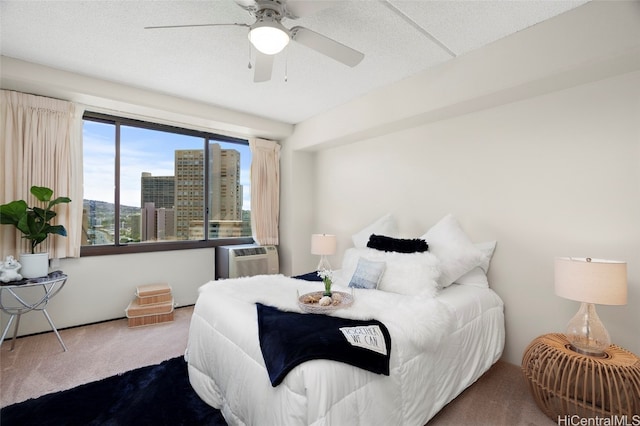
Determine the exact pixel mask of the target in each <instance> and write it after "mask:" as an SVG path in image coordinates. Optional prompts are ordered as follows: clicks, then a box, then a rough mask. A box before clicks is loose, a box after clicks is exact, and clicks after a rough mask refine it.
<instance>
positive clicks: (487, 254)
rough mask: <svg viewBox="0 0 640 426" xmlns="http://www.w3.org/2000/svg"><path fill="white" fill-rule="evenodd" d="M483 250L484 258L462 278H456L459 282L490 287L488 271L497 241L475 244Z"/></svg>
mask: <svg viewBox="0 0 640 426" xmlns="http://www.w3.org/2000/svg"><path fill="white" fill-rule="evenodd" d="M475 246H476V247H477V248H478V249H479V250H480V251H481V252H482V256H483V257H482V260H481V261H480V265H478V266H476V267H475V268H473V269H472V270H470V271H469V272H467V273H466V274H464V275H463V276H461V277H460V278H458V279H456V281H455V282H456V283H457V284H463V285H472V286H475V287H481V288H489V280H488V279H487V271H488V270H489V263H490V262H491V258H492V257H493V252H494V250H495V249H496V242H495V241H487V242H484V243H477V244H476V245H475Z"/></svg>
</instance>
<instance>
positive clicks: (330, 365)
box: [187, 275, 504, 426]
mask: <svg viewBox="0 0 640 426" xmlns="http://www.w3.org/2000/svg"><path fill="white" fill-rule="evenodd" d="M452 287H453V288H452V289H451V290H449V289H447V290H445V291H443V292H442V295H441V296H438V297H436V298H422V297H415V296H403V295H399V294H393V293H385V292H382V291H372V290H357V291H356V292H355V302H354V304H353V305H352V306H351V307H350V308H348V309H342V310H338V311H335V313H334V315H336V316H341V317H345V318H354V319H370V318H374V319H377V320H379V321H382V322H383V323H384V324H385V325H386V326H387V329H388V330H389V333H390V335H391V358H390V375H389V376H384V375H378V374H375V373H371V372H369V371H366V370H362V369H358V368H356V367H353V366H350V365H347V364H343V363H340V362H335V361H328V360H314V361H309V362H305V363H303V364H301V365H299V366H297V367H296V368H294V369H293V370H292V371H291V372H290V373H289V374H288V375H287V376H286V377H285V379H284V381H283V382H282V383H281V384H280V385H279V386H277V387H272V386H271V383H270V381H269V377H268V374H267V371H266V368H265V366H264V361H263V359H262V353H261V351H260V346H259V341H258V330H257V314H256V307H255V303H256V302H261V303H263V304H267V305H272V306H276V307H278V308H280V309H283V310H288V311H295V312H300V309H299V307H298V305H297V294H298V293H299V294H304V293H307V292H310V291H318V290H321V289H322V283H319V282H315V283H310V282H305V281H301V280H296V279H292V278H288V277H284V276H281V275H276V276H274V275H268V276H258V277H251V278H241V279H233V280H222V281H212V282H210V283H208V284H205V285H204V286H202V287H201V289H200V295H199V298H198V301H197V303H196V306H195V309H194V314H193V319H192V323H191V327H190V334H189V345H188V349H187V358H188V363H189V377H190V381H191V384H192V386H193V387H194V389H195V390H196V392H197V393H198V395H200V397H201V398H202V399H203V400H204V401H206V402H207V403H208V404H210V405H212V406H214V407H216V408H220V409H221V410H222V412H223V414H224V416H225V418H226V420H227V422H228V423H229V424H230V425H236V424H238V425H274V426H275V425H372V424H393V425H424V424H425V423H426V422H427V421H428V420H429V419H430V418H431V417H433V415H435V413H437V411H439V410H440V408H442V406H444V405H445V404H446V403H447V402H449V401H450V400H451V399H452V398H454V397H455V396H456V395H458V394H459V393H460V392H461V391H462V390H464V389H465V388H466V387H467V386H468V385H469V384H470V383H473V381H475V380H476V379H477V378H478V377H479V376H480V375H481V374H482V372H484V371H486V369H488V368H489V367H490V366H491V365H492V364H493V363H494V362H495V361H496V360H497V359H498V358H499V357H500V355H501V353H502V348H503V346H504V317H503V313H502V311H503V310H502V301H501V300H500V299H499V297H498V296H497V295H496V294H495V293H494V292H493V291H491V290H489V289H479V288H475V287H469V290H468V291H467V289H460V287H461V286H452ZM334 289H335V290H342V291H350V290H347V289H345V288H340V287H335V288H334ZM465 305H468V306H465Z"/></svg>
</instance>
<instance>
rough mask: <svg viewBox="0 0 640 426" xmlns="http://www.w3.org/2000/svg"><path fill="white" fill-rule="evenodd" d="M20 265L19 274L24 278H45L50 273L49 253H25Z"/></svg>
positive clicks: (22, 255)
mask: <svg viewBox="0 0 640 426" xmlns="http://www.w3.org/2000/svg"><path fill="white" fill-rule="evenodd" d="M20 264H21V265H22V268H20V271H19V272H20V275H22V276H23V277H24V278H38V277H44V276H45V275H47V274H48V273H49V253H34V254H31V253H23V254H21V255H20Z"/></svg>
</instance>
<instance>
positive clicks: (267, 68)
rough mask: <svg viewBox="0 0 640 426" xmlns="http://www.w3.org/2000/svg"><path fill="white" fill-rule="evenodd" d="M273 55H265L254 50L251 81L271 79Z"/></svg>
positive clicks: (257, 81)
mask: <svg viewBox="0 0 640 426" xmlns="http://www.w3.org/2000/svg"><path fill="white" fill-rule="evenodd" d="M274 57H275V55H265V54H264V53H261V52H259V51H257V50H256V66H255V68H256V69H255V71H254V73H253V82H254V83H262V82H264V81H269V80H271V71H272V70H273V58H274Z"/></svg>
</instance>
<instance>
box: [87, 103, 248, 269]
mask: <svg viewBox="0 0 640 426" xmlns="http://www.w3.org/2000/svg"><path fill="white" fill-rule="evenodd" d="M85 120H88V121H94V122H97V123H104V124H112V125H115V141H114V142H115V147H114V148H115V154H114V157H115V158H114V161H115V165H114V166H115V167H114V172H115V180H114V187H115V189H114V204H115V205H116V206H117V208H115V209H114V221H115V223H119V221H120V126H130V127H137V128H142V129H147V130H156V131H162V132H168V133H175V134H180V135H185V136H193V137H199V138H203V145H204V147H203V149H204V155H205V157H204V158H208V152H209V143H211V142H225V143H232V144H240V145H246V146H249V141H248V140H246V139H242V138H237V137H232V136H226V135H221V134H217V133H213V132H206V131H201V130H194V129H189V128H184V127H177V126H172V125H168V124H161V123H154V122H149V121H143V120H138V119H134V118H127V117H119V116H114V115H110V114H104V113H99V112H93V111H85V113H84V114H83V116H82V121H83V123H84V121H85ZM204 167H205V170H204V172H205V175H204V180H205V181H204V191H205V195H206V194H208V189H209V188H208V186H209V179H208V177H209V162H208V161H205V166H204ZM83 202H84V196H83ZM207 204H208V203H205V205H207ZM203 214H204V216H203V220H204V237H205V239H204V240H185V241H162V242H144V243H135V244H128V243H121V242H120V241H119V229H116V235H115V238H114V243H113V244H109V245H95V246H92V245H81V246H80V257H87V256H102V255H111V254H126V253H149V252H156V251H170V250H189V249H199V248H210V247H217V246H222V245H235V244H252V243H254V242H255V241H254V239H253V237H250V236H249V237H232V238H216V239H209V211H208V208H207V209H205V212H204V213H203ZM116 228H117V227H116Z"/></svg>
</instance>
